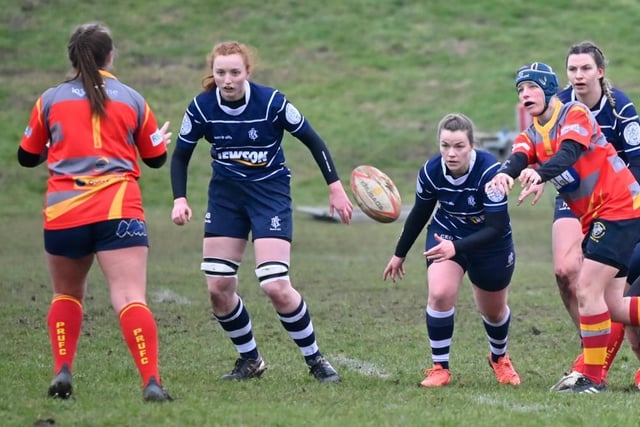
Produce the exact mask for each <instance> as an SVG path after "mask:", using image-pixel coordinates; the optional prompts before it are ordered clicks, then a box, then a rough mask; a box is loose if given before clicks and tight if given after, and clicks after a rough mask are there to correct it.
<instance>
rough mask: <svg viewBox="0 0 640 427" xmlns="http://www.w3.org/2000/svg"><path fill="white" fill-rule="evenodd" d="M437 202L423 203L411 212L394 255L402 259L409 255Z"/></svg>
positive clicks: (417, 204)
mask: <svg viewBox="0 0 640 427" xmlns="http://www.w3.org/2000/svg"><path fill="white" fill-rule="evenodd" d="M436 203H437V201H436V200H435V199H434V200H429V201H421V202H416V204H415V205H414V206H413V208H412V209H411V212H409V215H408V216H407V219H406V220H405V222H404V226H403V227H402V234H401V235H400V238H399V239H398V243H397V244H396V249H395V252H394V255H395V256H397V257H400V258H404V257H406V256H407V253H409V249H411V246H413V244H414V242H415V241H416V239H417V238H418V236H419V235H420V233H421V232H422V229H423V228H424V226H425V224H426V223H427V221H428V220H429V218H430V217H431V213H432V212H433V209H434V208H435V205H436Z"/></svg>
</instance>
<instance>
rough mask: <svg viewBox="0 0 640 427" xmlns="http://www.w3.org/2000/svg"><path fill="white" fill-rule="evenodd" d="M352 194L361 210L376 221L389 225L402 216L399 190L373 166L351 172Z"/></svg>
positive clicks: (359, 167)
mask: <svg viewBox="0 0 640 427" xmlns="http://www.w3.org/2000/svg"><path fill="white" fill-rule="evenodd" d="M351 192H352V193H353V198H354V199H355V200H356V203H357V204H358V206H359V207H360V209H362V211H363V212H364V213H365V214H366V215H367V216H368V217H369V218H371V219H373V220H375V221H378V222H382V223H389V222H393V221H395V220H396V219H398V217H399V216H400V210H401V209H402V200H401V199H400V193H399V192H398V188H397V187H396V185H395V184H394V183H393V181H392V180H391V178H389V177H388V176H387V175H386V174H384V173H383V172H381V171H380V170H379V169H377V168H375V167H373V166H369V165H361V166H358V167H357V168H355V169H354V170H353V171H352V172H351Z"/></svg>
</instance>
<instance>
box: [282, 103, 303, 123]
mask: <svg viewBox="0 0 640 427" xmlns="http://www.w3.org/2000/svg"><path fill="white" fill-rule="evenodd" d="M284 115H285V117H286V119H287V121H288V122H289V123H291V124H292V125H297V124H298V123H300V120H302V114H300V111H298V109H297V108H296V107H294V106H293V104H290V103H289V104H287V108H286V109H285V112H284Z"/></svg>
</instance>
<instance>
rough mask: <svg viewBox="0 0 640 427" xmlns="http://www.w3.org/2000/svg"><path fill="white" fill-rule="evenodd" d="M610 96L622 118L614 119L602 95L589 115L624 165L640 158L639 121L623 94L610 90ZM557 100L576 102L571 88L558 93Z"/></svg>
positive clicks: (632, 106) (611, 110) (634, 110)
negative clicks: (631, 159)
mask: <svg viewBox="0 0 640 427" xmlns="http://www.w3.org/2000/svg"><path fill="white" fill-rule="evenodd" d="M611 95H612V96H613V99H614V100H615V102H616V112H617V113H618V115H619V116H621V117H622V118H619V117H616V115H615V114H614V111H613V107H612V106H611V104H610V103H609V100H608V99H607V97H606V96H604V95H602V98H601V99H600V103H599V104H597V105H596V106H595V107H594V108H593V109H591V115H592V116H593V117H594V118H595V119H596V121H597V122H598V124H599V125H600V128H601V129H602V133H603V134H604V136H605V138H606V139H607V141H609V142H610V143H611V144H613V146H614V147H615V149H616V151H617V152H618V156H620V158H622V160H624V161H625V162H626V163H629V159H630V158H631V157H637V156H640V121H639V120H638V112H637V111H636V107H635V106H634V105H633V102H631V100H630V99H629V97H628V96H627V95H625V94H624V92H622V91H620V90H618V89H616V88H611ZM558 98H559V99H560V101H562V103H564V104H566V103H568V102H570V101H577V98H576V94H575V92H574V90H573V88H572V87H571V86H569V87H567V88H566V89H564V90H562V91H560V92H559V93H558Z"/></svg>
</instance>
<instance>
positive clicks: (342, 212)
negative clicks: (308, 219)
mask: <svg viewBox="0 0 640 427" xmlns="http://www.w3.org/2000/svg"><path fill="white" fill-rule="evenodd" d="M334 213H337V214H338V215H339V216H340V221H342V222H343V223H345V224H349V223H350V222H351V215H352V214H353V203H351V200H349V196H347V193H346V192H345V191H344V187H343V186H342V183H341V182H340V181H335V182H332V183H331V184H329V215H331V216H333V215H334Z"/></svg>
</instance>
